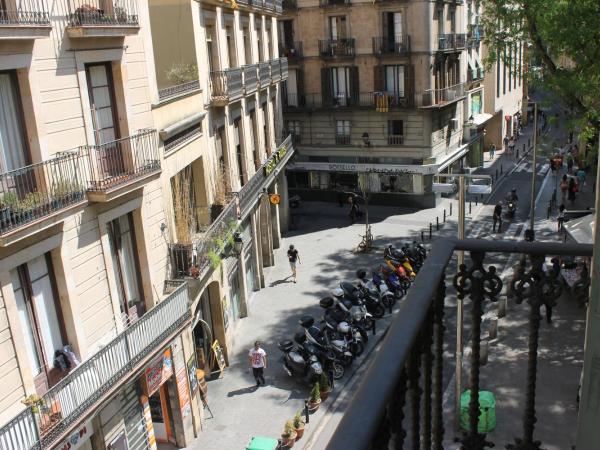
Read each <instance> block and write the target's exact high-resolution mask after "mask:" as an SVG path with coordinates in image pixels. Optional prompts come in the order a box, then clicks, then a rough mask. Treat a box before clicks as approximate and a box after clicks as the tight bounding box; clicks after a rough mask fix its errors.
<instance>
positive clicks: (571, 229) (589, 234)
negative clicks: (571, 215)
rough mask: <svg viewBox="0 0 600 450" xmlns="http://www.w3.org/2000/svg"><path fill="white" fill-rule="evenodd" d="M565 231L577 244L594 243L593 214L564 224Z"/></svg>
mask: <svg viewBox="0 0 600 450" xmlns="http://www.w3.org/2000/svg"><path fill="white" fill-rule="evenodd" d="M564 227H565V230H566V231H567V233H568V234H569V236H571V238H572V239H573V240H574V241H575V242H577V243H578V244H592V243H593V242H594V214H590V215H587V216H585V217H580V218H579V219H573V220H570V221H568V222H566V223H565V224H564Z"/></svg>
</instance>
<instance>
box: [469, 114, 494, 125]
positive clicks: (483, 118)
mask: <svg viewBox="0 0 600 450" xmlns="http://www.w3.org/2000/svg"><path fill="white" fill-rule="evenodd" d="M492 117H494V116H492V115H491V114H488V113H481V114H476V115H474V116H473V125H475V126H477V127H478V126H480V125H483V124H484V123H486V122H487V121H488V120H490V119H491V118H492Z"/></svg>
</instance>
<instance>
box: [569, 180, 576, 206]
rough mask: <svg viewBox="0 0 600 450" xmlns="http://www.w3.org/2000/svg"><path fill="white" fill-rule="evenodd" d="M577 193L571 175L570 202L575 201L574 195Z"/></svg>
mask: <svg viewBox="0 0 600 450" xmlns="http://www.w3.org/2000/svg"><path fill="white" fill-rule="evenodd" d="M575 194H577V183H575V178H573V177H571V178H569V194H568V195H569V200H570V201H571V202H574V201H575V197H576V195H575Z"/></svg>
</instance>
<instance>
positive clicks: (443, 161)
mask: <svg viewBox="0 0 600 450" xmlns="http://www.w3.org/2000/svg"><path fill="white" fill-rule="evenodd" d="M468 152H469V145H468V144H464V145H462V146H461V147H458V148H457V149H456V150H454V151H453V152H452V153H450V154H449V155H448V154H446V155H439V156H436V158H435V163H436V164H437V165H438V168H437V171H438V173H440V172H441V171H442V170H444V169H445V168H446V167H448V166H449V165H450V164H452V163H453V162H455V161H457V160H458V159H459V158H462V157H463V156H465V155H466V154H467V153H468Z"/></svg>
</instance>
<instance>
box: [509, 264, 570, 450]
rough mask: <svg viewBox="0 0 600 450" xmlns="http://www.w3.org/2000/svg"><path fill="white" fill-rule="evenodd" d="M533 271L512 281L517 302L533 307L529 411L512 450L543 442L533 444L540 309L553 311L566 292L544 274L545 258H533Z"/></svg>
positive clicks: (533, 448)
mask: <svg viewBox="0 0 600 450" xmlns="http://www.w3.org/2000/svg"><path fill="white" fill-rule="evenodd" d="M530 258H531V270H530V271H529V272H527V273H525V269H524V265H523V264H521V269H520V270H519V272H518V275H517V277H516V278H515V279H514V280H513V281H512V288H513V292H514V293H515V296H516V302H517V303H518V304H521V303H522V302H523V300H524V299H526V300H527V303H529V307H530V309H529V336H528V357H527V384H526V386H525V410H524V412H523V436H522V437H521V438H515V444H509V445H507V446H506V448H507V449H509V450H540V449H541V447H540V445H541V441H534V440H533V432H534V430H535V423H536V422H537V418H536V417H535V390H536V382H537V359H538V344H539V331H540V319H541V316H540V308H541V307H542V305H544V306H545V307H546V308H552V307H554V306H555V305H556V300H557V299H558V297H560V294H561V292H562V288H561V285H560V283H559V281H558V280H557V279H555V278H553V277H552V276H550V275H547V274H546V272H544V270H543V265H544V260H545V257H544V256H543V255H531V256H530Z"/></svg>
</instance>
